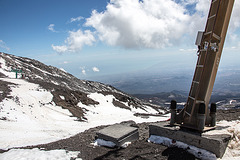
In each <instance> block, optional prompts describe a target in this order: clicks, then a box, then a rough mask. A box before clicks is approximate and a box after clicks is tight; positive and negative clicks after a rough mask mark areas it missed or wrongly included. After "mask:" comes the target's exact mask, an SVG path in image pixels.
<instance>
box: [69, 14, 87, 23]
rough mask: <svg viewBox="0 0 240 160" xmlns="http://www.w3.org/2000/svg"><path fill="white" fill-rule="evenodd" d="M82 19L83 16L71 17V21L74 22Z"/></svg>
mask: <svg viewBox="0 0 240 160" xmlns="http://www.w3.org/2000/svg"><path fill="white" fill-rule="evenodd" d="M82 19H84V18H83V17H82V16H79V17H76V18H71V19H70V23H72V22H77V21H81V20H82Z"/></svg>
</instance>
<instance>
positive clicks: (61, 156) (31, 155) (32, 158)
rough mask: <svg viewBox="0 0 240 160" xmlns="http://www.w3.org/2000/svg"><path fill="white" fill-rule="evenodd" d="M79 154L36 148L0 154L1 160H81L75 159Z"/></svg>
mask: <svg viewBox="0 0 240 160" xmlns="http://www.w3.org/2000/svg"><path fill="white" fill-rule="evenodd" d="M78 154H79V152H72V151H71V152H69V151H66V150H51V151H44V150H40V149H38V148H34V149H11V150H10V151H8V152H5V153H2V154H0V159H1V160H9V159H11V160H48V159H49V160H70V159H75V160H81V159H80V158H77V156H78Z"/></svg>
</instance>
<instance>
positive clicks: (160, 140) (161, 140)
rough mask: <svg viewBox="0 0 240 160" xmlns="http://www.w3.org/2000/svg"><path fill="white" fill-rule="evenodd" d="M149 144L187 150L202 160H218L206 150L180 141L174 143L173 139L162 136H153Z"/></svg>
mask: <svg viewBox="0 0 240 160" xmlns="http://www.w3.org/2000/svg"><path fill="white" fill-rule="evenodd" d="M148 141H149V142H153V143H156V144H163V145H165V146H168V147H170V146H172V147H173V146H176V147H179V148H183V149H186V150H187V151H188V152H189V153H191V154H193V155H194V156H195V157H197V158H200V159H202V160H216V159H217V158H216V156H215V154H213V153H211V152H208V151H206V150H204V149H200V148H197V147H194V146H191V145H187V144H185V143H182V142H180V141H173V140H172V139H169V138H166V137H161V136H155V135H151V136H150V138H149V139H148Z"/></svg>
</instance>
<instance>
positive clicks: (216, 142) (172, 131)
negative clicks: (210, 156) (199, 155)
mask: <svg viewBox="0 0 240 160" xmlns="http://www.w3.org/2000/svg"><path fill="white" fill-rule="evenodd" d="M216 129H218V127H217V128H216ZM219 129H221V128H219ZM149 135H156V136H162V137H167V138H170V139H174V140H177V141H181V142H183V143H186V144H188V145H192V146H195V147H198V148H202V149H205V150H207V151H210V152H212V153H214V154H215V155H216V156H217V157H219V158H221V157H222V156H223V154H224V153H225V150H226V148H227V145H228V142H229V140H230V139H231V136H230V135H228V134H220V135H219V134H218V135H211V134H208V133H207V132H205V133H203V134H200V133H196V132H191V131H184V130H181V129H180V127H179V126H177V125H176V126H173V127H172V126H169V122H159V123H156V124H151V125H149Z"/></svg>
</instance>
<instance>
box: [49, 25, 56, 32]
mask: <svg viewBox="0 0 240 160" xmlns="http://www.w3.org/2000/svg"><path fill="white" fill-rule="evenodd" d="M54 26H55V24H49V26H48V30H49V31H52V32H57V31H56V30H55V29H54Z"/></svg>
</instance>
